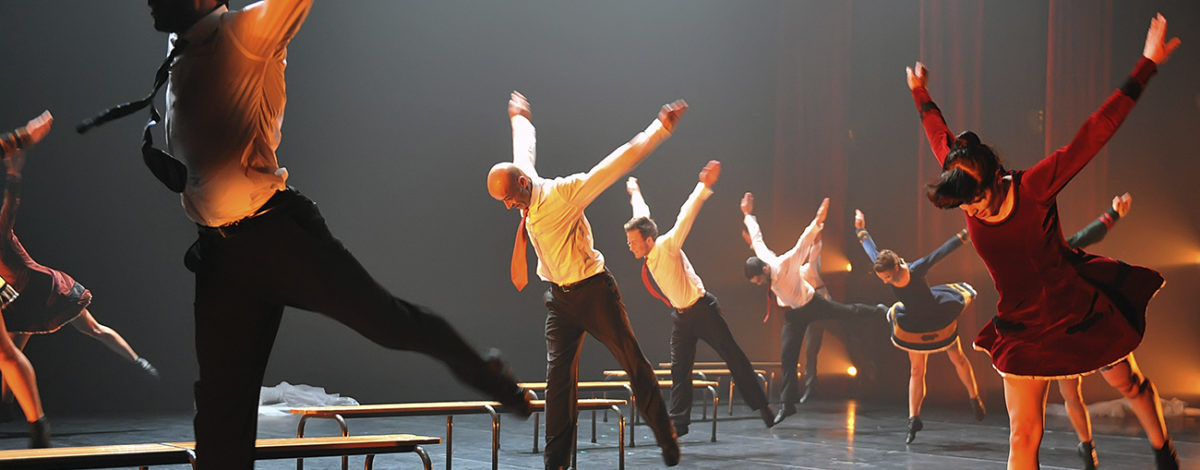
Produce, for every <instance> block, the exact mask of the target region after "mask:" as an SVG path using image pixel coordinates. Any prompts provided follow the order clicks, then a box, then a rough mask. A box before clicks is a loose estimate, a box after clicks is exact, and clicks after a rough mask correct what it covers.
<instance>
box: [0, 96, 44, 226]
mask: <svg viewBox="0 0 1200 470" xmlns="http://www.w3.org/2000/svg"><path fill="white" fill-rule="evenodd" d="M53 122H54V116H51V115H50V112H49V111H43V112H42V114H40V115H38V117H35V118H33V119H32V120H30V121H29V122H28V123H27V124H25V126H24V127H21V128H18V129H17V130H14V131H12V132H11V133H9V136H6V137H4V138H3V140H8V138H9V137H12V138H14V139H16V140H15V141H16V142H19V143H20V146H19V147H17V149H18V150H19V149H21V148H24V147H29V146H31V145H33V144H36V143H38V142H40V141H41V140H42V138H44V137H46V133H48V132H50V124H52V123H53ZM6 145H7V144H6ZM5 150H7V147H6V148H5ZM24 167H25V154H24V153H23V152H20V151H16V152H12V153H7V152H6V153H5V154H4V170H5V185H4V207H3V208H0V236H8V234H10V233H12V229H13V225H14V224H15V223H16V220H17V209H18V208H20V206H21V170H22V169H23V168H24Z"/></svg>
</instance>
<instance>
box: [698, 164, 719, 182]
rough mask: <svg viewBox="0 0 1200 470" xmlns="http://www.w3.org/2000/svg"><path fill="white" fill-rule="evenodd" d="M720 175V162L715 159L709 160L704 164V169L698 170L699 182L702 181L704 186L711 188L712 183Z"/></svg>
mask: <svg viewBox="0 0 1200 470" xmlns="http://www.w3.org/2000/svg"><path fill="white" fill-rule="evenodd" d="M720 176H721V162H719V161H716V160H709V161H708V163H707V164H705V165H704V169H703V170H700V182H701V183H704V186H707V187H709V188H712V185H714V184H716V183H717V178H719V177H720Z"/></svg>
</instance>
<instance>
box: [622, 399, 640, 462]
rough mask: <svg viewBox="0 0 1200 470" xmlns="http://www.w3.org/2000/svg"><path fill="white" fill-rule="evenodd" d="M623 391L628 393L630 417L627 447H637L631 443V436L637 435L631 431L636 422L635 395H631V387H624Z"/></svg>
mask: <svg viewBox="0 0 1200 470" xmlns="http://www.w3.org/2000/svg"><path fill="white" fill-rule="evenodd" d="M625 391H626V392H628V393H629V416H630V417H631V418H630V420H629V447H637V444H635V443H634V442H633V436H634V435H635V434H637V432H635V430H634V429H633V427H634V426H636V425H637V421H638V410H637V395H634V394H633V387H631V386H628V385H626V386H625ZM622 427H624V426H622Z"/></svg>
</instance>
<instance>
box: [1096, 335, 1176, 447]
mask: <svg viewBox="0 0 1200 470" xmlns="http://www.w3.org/2000/svg"><path fill="white" fill-rule="evenodd" d="M1100 376H1102V377H1104V380H1105V381H1107V382H1108V384H1109V385H1112V386H1113V388H1115V389H1117V391H1119V392H1121V394H1122V395H1125V398H1127V399H1129V407H1130V408H1132V409H1133V414H1135V415H1137V418H1138V421H1139V422H1141V423H1142V428H1144V429H1145V430H1146V438H1147V439H1149V440H1150V445H1152V446H1154V448H1155V449H1159V448H1162V446H1163V444H1166V442H1167V424H1166V421H1164V420H1163V414H1162V404H1161V403H1159V398H1158V389H1156V388H1154V384H1152V383H1150V379H1147V378H1146V377H1145V376H1143V375H1142V371H1141V370H1139V369H1138V366H1137V362H1136V361H1134V359H1133V354H1130V355H1129V358H1128V360H1126V361H1124V362H1121V363H1118V364H1117V365H1115V366H1113V367H1112V368H1111V369H1108V370H1102V371H1100Z"/></svg>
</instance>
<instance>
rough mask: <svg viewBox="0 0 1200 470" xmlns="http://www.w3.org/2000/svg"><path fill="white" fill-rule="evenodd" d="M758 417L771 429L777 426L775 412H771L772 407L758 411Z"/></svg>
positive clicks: (765, 406)
mask: <svg viewBox="0 0 1200 470" xmlns="http://www.w3.org/2000/svg"><path fill="white" fill-rule="evenodd" d="M758 416H759V417H761V418H762V422H763V424H765V425H767V428H768V429H770V428H772V427H774V426H775V412H774V411H771V405H763V407H762V408H759V409H758Z"/></svg>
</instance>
